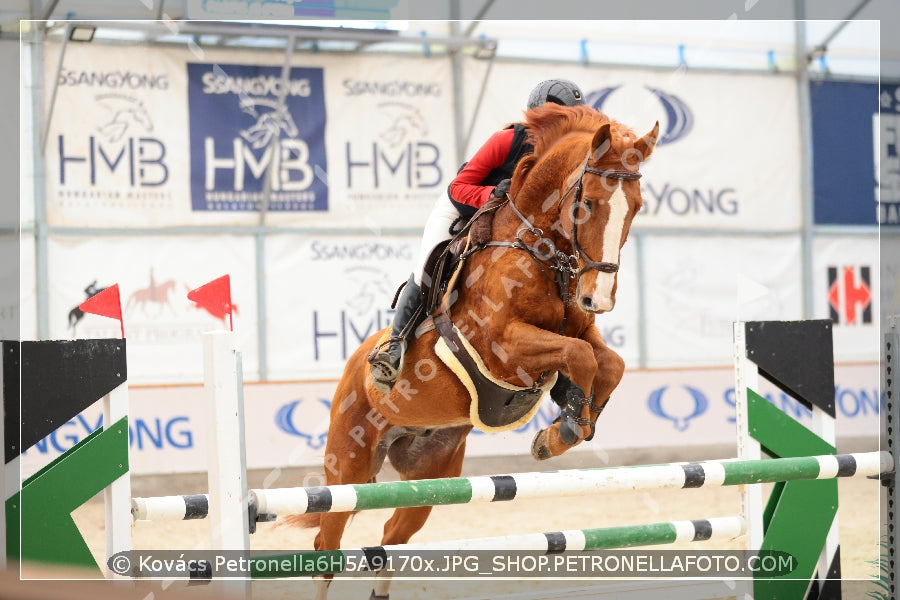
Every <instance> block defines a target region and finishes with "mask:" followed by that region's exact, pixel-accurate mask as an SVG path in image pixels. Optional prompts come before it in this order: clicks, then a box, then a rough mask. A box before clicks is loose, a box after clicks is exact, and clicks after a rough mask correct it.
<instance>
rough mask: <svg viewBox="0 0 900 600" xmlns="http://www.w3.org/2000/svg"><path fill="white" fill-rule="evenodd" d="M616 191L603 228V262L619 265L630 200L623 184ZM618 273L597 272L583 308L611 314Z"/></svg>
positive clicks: (614, 303) (618, 183)
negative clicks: (590, 292)
mask: <svg viewBox="0 0 900 600" xmlns="http://www.w3.org/2000/svg"><path fill="white" fill-rule="evenodd" d="M616 184H617V185H616V189H615V191H614V192H613V193H612V196H610V197H609V200H608V201H607V202H608V204H609V218H608V219H607V221H606V226H605V227H604V228H603V254H602V256H603V258H602V259H601V260H603V261H604V262H610V263H614V264H619V251H620V248H621V247H620V244H621V242H622V232H623V231H624V230H625V220H626V218H627V217H628V199H627V198H626V197H625V191H624V190H623V189H622V182H621V181H618V182H616ZM617 275H618V274H617V273H602V272H597V279H596V281H594V292H593V293H592V294H591V295H590V297H589V298H590V303H588V302H587V300H588V298H587V297H585V298H584V299H580V301H581V303H582V306H584V307H585V308H586V309H588V310H589V312H596V313H604V312H609V311H611V310H612V309H613V307H614V306H615V305H616V281H617V280H616V276H617Z"/></svg>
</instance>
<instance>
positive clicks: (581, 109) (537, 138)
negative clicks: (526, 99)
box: [515, 103, 638, 178]
mask: <svg viewBox="0 0 900 600" xmlns="http://www.w3.org/2000/svg"><path fill="white" fill-rule="evenodd" d="M605 123H609V124H610V125H611V127H610V131H611V133H612V136H613V140H614V141H613V144H612V147H611V148H610V151H611V153H610V155H609V158H610V159H612V160H617V159H618V158H619V155H620V153H621V150H624V149H625V148H628V147H630V146H631V144H633V143H634V141H635V140H637V139H638V136H636V135H635V134H634V131H632V130H631V128H629V127H628V126H626V125H623V124H622V123H619V122H618V121H616V120H614V119H611V118H610V117H609V116H608V115H606V114H605V113H603V112H600V111H598V110H594V109H593V108H591V107H589V106H586V105H580V106H573V107H565V106H560V105H558V104H553V103H547V104H544V105H543V106H539V107H537V108H533V109H531V110H528V111H526V112H525V121H524V122H523V123H522V125H524V126H525V127H526V129H527V131H528V138H527V139H528V143H530V144H531V145H532V146H533V147H534V150H533V152H532V153H531V154H529V155H527V156H525V157H524V158H523V159H522V160H520V161H519V164H518V165H517V167H516V173H515V176H517V177H519V178H521V177H524V176H525V175H526V174H527V173H528V172H529V171H530V170H531V169H532V167H534V165H535V164H537V163H538V162H539V160H540V159H541V158H542V157H543V156H544V155H545V154H546V153H547V152H548V151H549V150H550V149H551V148H552V147H553V146H555V145H556V143H557V142H559V141H560V140H561V139H563V138H564V137H566V136H567V135H568V134H570V133H576V132H585V133H594V132H596V131H597V129H599V128H600V126H601V125H603V124H605ZM629 142H630V143H629Z"/></svg>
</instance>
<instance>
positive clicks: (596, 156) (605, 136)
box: [591, 123, 612, 161]
mask: <svg viewBox="0 0 900 600" xmlns="http://www.w3.org/2000/svg"><path fill="white" fill-rule="evenodd" d="M609 125H610V124H609V123H604V124H603V125H601V126H600V129H598V130H597V133H595V134H594V139H593V140H591V161H597V160H600V157H602V156H603V155H604V154H606V152H607V151H608V150H609V148H610V146H612V134H611V133H610V132H609Z"/></svg>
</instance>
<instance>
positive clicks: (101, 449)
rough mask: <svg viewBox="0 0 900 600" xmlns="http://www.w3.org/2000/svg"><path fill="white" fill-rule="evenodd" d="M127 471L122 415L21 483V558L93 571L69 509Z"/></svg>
mask: <svg viewBox="0 0 900 600" xmlns="http://www.w3.org/2000/svg"><path fill="white" fill-rule="evenodd" d="M127 471H128V418H127V417H123V418H122V419H121V420H120V421H118V422H116V423H114V424H113V425H112V427H109V428H108V429H103V428H101V429H98V430H97V431H95V432H93V433H92V434H91V435H89V436H88V437H86V438H85V439H83V440H82V441H81V442H79V443H78V444H76V445H75V446H73V447H72V448H71V449H70V450H69V451H68V452H66V453H65V454H63V455H62V456H60V457H59V458H57V459H56V460H54V461H53V462H51V463H50V464H48V465H47V466H46V467H44V468H43V469H41V470H40V471H38V472H37V473H35V474H34V475H32V476H31V477H30V478H28V479H27V480H26V481H25V482H23V484H22V491H21V493H20V498H21V503H20V505H21V515H22V528H21V540H22V547H21V556H22V560H23V561H39V562H49V563H60V564H66V565H74V566H80V567H89V568H94V569H97V564H96V562H95V560H94V557H93V555H92V554H91V551H90V549H89V548H88V546H87V544H86V543H85V541H84V539H83V538H82V536H81V533H80V532H79V531H78V528H77V527H76V526H75V522H74V521H73V520H72V516H71V513H72V511H73V510H75V509H76V508H78V507H79V506H81V505H82V504H84V503H85V502H87V501H88V500H89V499H91V498H92V497H93V496H95V495H96V494H97V493H98V492H100V491H102V490H103V489H104V488H105V487H107V486H108V485H109V484H111V483H112V482H113V481H115V480H116V479H118V478H119V477H120V476H121V475H124V474H125V473H126V472H127Z"/></svg>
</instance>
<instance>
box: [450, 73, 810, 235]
mask: <svg viewBox="0 0 900 600" xmlns="http://www.w3.org/2000/svg"><path fill="white" fill-rule="evenodd" d="M464 65H465V69H466V80H467V81H482V80H484V82H485V86H486V87H485V90H484V99H483V100H481V98H480V94H481V89H480V87H479V86H468V87H467V88H466V89H465V94H466V114H472V113H474V111H475V108H476V106H478V107H479V111H478V113H477V114H476V115H475V127H474V129H473V132H474V133H473V135H472V137H471V141H470V142H469V147H468V148H467V149H466V151H465V152H466V156H471V155H472V153H474V152H475V150H477V148H478V147H479V146H480V145H481V144H482V143H483V141H484V140H485V139H487V137H488V136H489V135H490V134H491V133H493V131H494V130H496V129H497V128H498V125H499V124H500V123H505V122H509V121H513V120H518V119H520V118H521V115H522V111H523V109H524V108H525V103H526V100H527V98H528V93H529V91H530V90H531V88H532V87H533V86H534V85H535V84H537V83H538V82H540V81H542V80H544V79H551V78H560V77H562V78H567V79H571V80H572V81H575V82H576V83H578V85H579V86H580V87H581V88H582V90H583V91H584V93H585V96H586V101H587V103H588V104H590V105H591V106H593V107H595V108H597V109H599V110H602V111H604V112H606V113H608V114H609V115H610V116H612V117H613V118H615V119H616V120H619V121H622V122H623V123H626V124H628V125H629V126H631V127H632V128H633V129H634V130H635V132H636V133H637V134H638V135H643V134H645V133H646V132H648V131H650V129H651V128H652V127H653V124H654V122H655V121H659V124H660V136H661V137H660V139H659V143H658V145H657V148H656V150H655V152H654V154H653V156H652V157H651V158H650V160H649V161H648V162H647V163H646V164H645V165H644V166H643V167H642V171H643V173H644V177H643V179H642V180H641V189H642V193H643V197H644V209H643V211H642V212H641V214H640V215H639V216H638V218H637V219H636V220H635V222H634V226H635V227H666V228H704V229H743V230H746V229H751V230H752V229H756V230H766V231H768V230H775V231H786V230H787V231H789V230H794V229H797V228H799V227H800V224H801V222H802V219H801V214H802V213H801V201H800V199H801V193H800V177H799V171H798V170H797V168H796V166H797V164H798V163H797V160H798V159H797V157H798V156H799V154H800V140H799V136H798V132H799V126H798V123H797V95H796V89H795V87H796V86H795V82H794V80H793V79H792V78H791V77H779V76H772V75H750V74H743V75H742V74H708V73H693V72H691V71H689V70H688V71H674V72H673V71H669V72H660V71H645V70H639V69H629V70H618V69H601V68H593V67H592V68H591V69H585V68H582V67H577V66H565V65H552V66H549V65H548V66H544V67H542V66H536V65H521V64H511V63H503V64H498V65H493V66H492V68H491V72H490V77H487V78H485V77H484V71H485V69H486V68H487V66H486V65H485V64H484V61H479V60H474V59H472V60H468V61H466V62H465V63H464ZM713 89H714V90H716V93H715V94H710V90H713ZM479 100H481V102H480V103H479ZM760 132H767V134H766V135H760Z"/></svg>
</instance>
